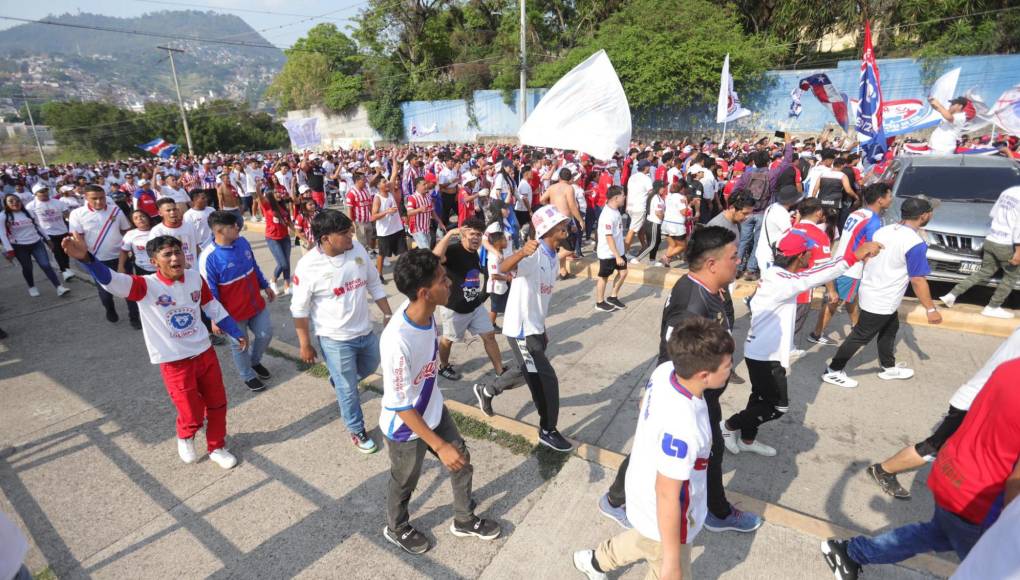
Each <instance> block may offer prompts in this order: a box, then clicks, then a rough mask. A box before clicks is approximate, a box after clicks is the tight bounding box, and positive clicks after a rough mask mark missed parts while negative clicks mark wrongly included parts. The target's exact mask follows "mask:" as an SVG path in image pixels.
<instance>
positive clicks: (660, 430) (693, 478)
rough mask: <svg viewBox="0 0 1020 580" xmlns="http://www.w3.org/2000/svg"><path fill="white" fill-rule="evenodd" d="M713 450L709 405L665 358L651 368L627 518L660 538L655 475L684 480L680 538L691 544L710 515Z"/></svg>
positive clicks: (637, 437)
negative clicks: (710, 478) (690, 387)
mask: <svg viewBox="0 0 1020 580" xmlns="http://www.w3.org/2000/svg"><path fill="white" fill-rule="evenodd" d="M711 452H712V427H711V424H710V422H709V418H708V406H706V405H705V400H704V399H703V398H701V397H695V396H694V395H693V394H691V392H690V391H688V390H687V389H686V388H685V387H684V386H683V385H682V384H680V381H679V380H678V379H677V378H676V374H675V373H674V372H673V363H672V362H666V363H663V364H661V365H659V366H658V367H656V368H655V370H654V371H652V376H651V378H650V379H649V381H648V386H647V387H646V388H645V395H644V400H643V401H642V402H641V412H640V414H639V415H638V424H637V431H636V432H635V433H634V443H633V445H632V446H631V452H630V466H629V467H628V468H627V479H626V491H627V519H629V520H630V523H631V524H633V526H634V529H635V530H637V531H638V532H640V534H641V535H642V536H644V537H646V538H648V539H651V540H655V541H657V542H659V541H662V537H661V536H660V535H659V520H658V515H657V513H656V506H657V501H658V500H657V498H656V493H655V479H656V476H657V474H659V473H661V474H662V475H663V476H665V477H668V478H669V479H673V480H677V481H681V482H683V483H682V484H681V492H680V497H678V498H676V501H678V502H680V517H681V527H680V541H681V542H682V543H684V544H691V543H693V542H694V538H695V537H696V536H697V535H698V532H699V531H701V527H702V525H703V524H704V523H705V516H706V515H707V514H708V491H707V483H706V481H707V477H706V475H707V473H708V471H707V469H708V456H709V455H710V454H711Z"/></svg>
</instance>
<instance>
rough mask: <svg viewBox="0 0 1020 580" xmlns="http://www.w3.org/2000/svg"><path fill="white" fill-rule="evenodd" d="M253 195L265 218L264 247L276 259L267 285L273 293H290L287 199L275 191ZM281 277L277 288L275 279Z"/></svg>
mask: <svg viewBox="0 0 1020 580" xmlns="http://www.w3.org/2000/svg"><path fill="white" fill-rule="evenodd" d="M255 196H256V198H257V199H258V204H259V207H260V208H261V209H262V216H263V217H264V218H265V220H266V247H268V248H269V253H270V254H272V255H273V260H275V261H276V268H275V269H274V270H273V277H272V279H271V280H270V281H269V287H270V289H272V291H273V293H274V294H279V295H280V296H286V295H287V294H289V293H290V247H291V245H290V230H291V228H293V223H292V222H291V219H290V211H289V203H287V202H288V201H289V200H287V199H286V198H283V197H278V196H277V192H276V191H266V192H265V194H261V193H259V192H255ZM313 203H314V201H313ZM281 277H282V278H283V290H278V287H277V285H276V281H277V280H278V279H280V278H281Z"/></svg>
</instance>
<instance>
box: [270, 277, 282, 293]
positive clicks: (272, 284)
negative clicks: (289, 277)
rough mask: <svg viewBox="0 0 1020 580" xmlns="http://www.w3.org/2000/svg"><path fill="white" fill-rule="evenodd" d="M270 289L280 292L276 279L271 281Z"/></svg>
mask: <svg viewBox="0 0 1020 580" xmlns="http://www.w3.org/2000/svg"><path fill="white" fill-rule="evenodd" d="M269 289H270V290H272V291H273V294H279V293H280V289H279V288H277V287H276V280H270V281H269Z"/></svg>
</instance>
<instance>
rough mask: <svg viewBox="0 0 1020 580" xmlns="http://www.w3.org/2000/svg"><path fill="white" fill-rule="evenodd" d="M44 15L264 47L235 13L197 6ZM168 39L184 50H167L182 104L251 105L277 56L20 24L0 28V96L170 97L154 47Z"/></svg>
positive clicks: (162, 59)
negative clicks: (125, 13)
mask: <svg viewBox="0 0 1020 580" xmlns="http://www.w3.org/2000/svg"><path fill="white" fill-rule="evenodd" d="M45 20H47V21H50V22H61V23H68V24H74V25H80V26H95V27H102V28H116V29H119V30H133V31H139V32H158V33H160V34H175V35H181V36H192V37H201V38H211V39H219V40H237V41H243V42H248V43H253V44H259V45H267V44H269V42H268V41H267V40H266V39H265V38H264V37H262V35H260V34H259V33H258V32H256V31H255V30H254V29H252V28H251V26H249V25H248V24H247V23H246V22H245V21H244V20H242V19H241V18H239V17H237V16H234V15H228V14H217V13H214V12H200V11H197V10H186V11H161V12H154V13H150V14H146V15H143V16H140V17H137V18H114V17H110V16H101V15H97V14H88V13H82V14H64V15H60V16H49V17H46V18H45ZM168 43H170V45H171V46H174V47H175V48H182V49H184V50H185V51H186V52H185V53H183V54H175V55H174V64H175V65H176V66H177V74H178V76H179V78H180V81H181V91H182V93H183V95H184V99H185V100H186V101H188V102H198V101H200V100H202V99H205V100H208V99H211V98H230V99H235V100H246V101H249V102H251V103H256V102H258V101H259V99H260V98H261V96H262V93H263V92H264V91H265V89H266V87H267V86H268V85H269V83H270V82H271V81H272V78H273V76H274V75H275V74H276V73H277V72H278V71H279V70H280V68H281V67H282V66H283V63H284V60H285V59H284V55H283V52H282V51H280V50H278V49H267V48H254V47H245V46H228V45H222V44H208V43H201V42H192V41H180V40H169V39H166V38H155V37H153V38H148V37H146V36H143V35H136V34H123V33H116V32H106V31H96V30H87V29H83V28H65V27H57V26H49V25H45V24H22V25H19V26H15V27H13V28H10V29H7V30H4V31H3V32H2V33H0V97H2V96H8V95H13V94H21V93H27V94H32V95H39V96H45V97H48V98H54V99H75V100H78V99H85V100H104V101H108V102H111V101H112V102H115V103H117V104H120V105H125V106H140V105H143V104H144V103H145V102H146V101H170V100H173V99H175V98H176V95H175V93H174V88H173V80H172V79H171V76H170V65H169V64H168V63H167V56H166V52H165V51H160V50H157V49H156V47H157V46H160V45H163V46H165V45H167V44H168Z"/></svg>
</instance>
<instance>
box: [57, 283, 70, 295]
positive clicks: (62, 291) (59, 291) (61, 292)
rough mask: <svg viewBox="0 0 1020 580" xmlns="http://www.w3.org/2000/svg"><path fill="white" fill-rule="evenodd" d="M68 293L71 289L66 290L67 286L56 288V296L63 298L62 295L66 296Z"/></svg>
mask: <svg viewBox="0 0 1020 580" xmlns="http://www.w3.org/2000/svg"><path fill="white" fill-rule="evenodd" d="M70 291H71V289H70V288H68V287H67V286H64V285H63V284H61V285H60V286H57V296H63V295H64V294H67V293H68V292H70Z"/></svg>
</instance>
